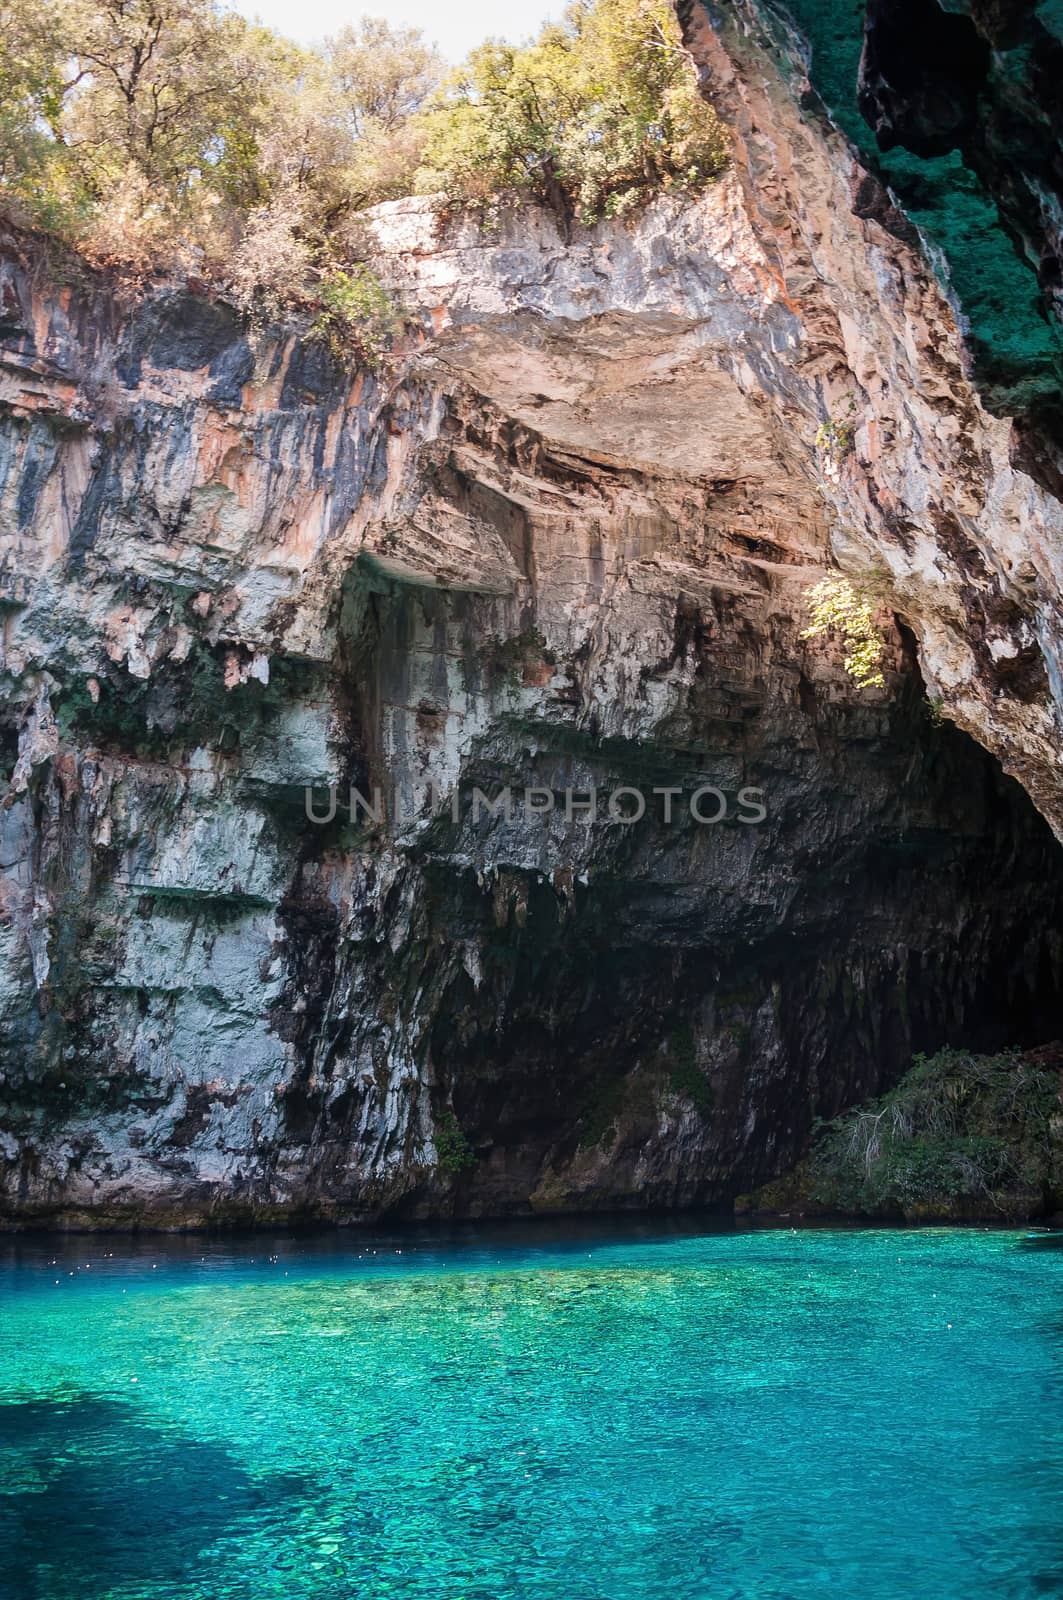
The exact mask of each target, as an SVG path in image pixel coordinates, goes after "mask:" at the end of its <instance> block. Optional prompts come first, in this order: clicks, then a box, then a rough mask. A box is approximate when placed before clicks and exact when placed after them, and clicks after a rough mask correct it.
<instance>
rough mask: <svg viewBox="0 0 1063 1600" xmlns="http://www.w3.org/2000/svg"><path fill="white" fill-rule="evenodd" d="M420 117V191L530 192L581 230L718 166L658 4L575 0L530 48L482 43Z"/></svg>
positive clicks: (723, 149) (692, 79)
mask: <svg viewBox="0 0 1063 1600" xmlns="http://www.w3.org/2000/svg"><path fill="white" fill-rule="evenodd" d="M422 120H423V123H424V126H425V129H426V144H425V153H424V160H423V163H422V166H421V170H420V172H419V173H418V187H420V188H422V189H441V190H443V191H444V192H445V193H447V194H449V195H451V196H453V197H454V198H455V199H456V200H468V199H482V198H484V197H486V196H487V195H489V194H491V193H494V192H496V191H498V190H500V189H507V188H518V189H526V190H530V191H531V192H532V193H534V194H536V195H538V196H540V197H541V198H543V199H545V200H548V201H550V202H551V203H552V204H554V205H557V206H562V207H567V206H572V207H574V208H575V209H576V210H577V211H578V212H579V214H580V215H581V217H582V218H583V219H584V220H585V221H591V220H593V219H594V218H596V217H599V216H602V215H607V216H608V215H617V214H619V213H621V212H623V211H625V210H628V209H630V208H631V207H632V206H635V205H637V204H639V203H640V202H642V201H644V200H646V199H648V198H650V197H651V196H652V195H654V194H656V193H658V192H659V191H660V190H661V189H667V188H672V187H678V188H687V189H696V188H700V187H702V186H703V185H704V184H706V183H708V182H709V181H711V179H712V178H714V177H715V176H716V175H717V174H718V173H719V172H720V171H721V169H722V168H723V166H724V164H725V162H726V159H727V140H726V135H725V133H724V129H723V126H722V124H721V123H720V120H719V118H718V117H717V115H716V113H715V111H714V110H713V108H712V107H711V106H710V105H709V104H708V103H707V102H706V101H705V100H704V99H703V98H702V96H701V94H700V92H699V89H698V83H697V76H696V73H695V69H694V65H693V63H692V61H691V60H690V57H689V56H688V55H687V53H686V51H685V50H684V49H683V46H682V38H681V35H680V32H679V25H678V23H677V21H676V18H675V13H674V11H673V10H672V7H671V5H670V4H668V3H667V0H577V3H576V4H574V5H572V6H571V7H570V8H569V10H568V12H567V13H566V15H565V19H564V21H563V22H562V23H561V24H560V25H548V26H547V27H546V28H544V29H543V31H542V33H541V34H540V35H539V37H538V39H537V40H536V41H535V42H534V43H533V44H530V45H526V46H523V47H521V48H514V47H513V46H511V45H505V44H499V43H497V42H489V43H487V44H484V45H481V46H480V48H479V49H478V50H474V51H473V53H472V55H471V56H470V57H469V59H468V61H467V62H466V63H465V65H464V66H463V67H461V68H459V69H458V71H457V72H456V73H454V74H452V75H451V77H450V78H449V79H448V81H447V82H446V84H445V85H444V87H443V89H442V90H441V91H440V93H439V94H438V96H436V97H435V99H434V100H433V101H432V102H430V103H429V106H428V108H427V109H426V111H425V112H424V114H423V117H422Z"/></svg>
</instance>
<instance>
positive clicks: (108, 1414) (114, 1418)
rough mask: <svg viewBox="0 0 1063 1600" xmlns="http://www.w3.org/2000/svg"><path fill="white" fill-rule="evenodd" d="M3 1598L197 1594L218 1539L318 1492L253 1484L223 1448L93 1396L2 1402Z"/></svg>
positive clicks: (214, 1562)
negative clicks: (173, 1590) (173, 1589)
mask: <svg viewBox="0 0 1063 1600" xmlns="http://www.w3.org/2000/svg"><path fill="white" fill-rule="evenodd" d="M0 1476H2V1479H3V1480H4V1481H5V1482H6V1483H7V1484H9V1485H13V1488H12V1489H9V1490H8V1491H7V1492H5V1493H2V1494H0V1595H3V1597H4V1600H54V1597H57V1596H60V1595H63V1596H66V1595H77V1596H79V1600H96V1597H100V1596H103V1595H108V1594H111V1593H112V1592H113V1591H116V1590H117V1589H118V1588H121V1590H122V1592H123V1593H126V1594H128V1593H133V1592H137V1593H139V1592H141V1590H142V1588H143V1589H144V1590H146V1589H147V1586H148V1585H154V1584H161V1585H163V1586H164V1587H165V1588H167V1590H168V1591H169V1586H170V1585H175V1586H178V1587H179V1588H180V1589H181V1590H182V1591H183V1592H185V1593H188V1594H191V1593H193V1592H198V1584H197V1580H198V1578H199V1577H200V1576H201V1575H203V1576H209V1575H211V1574H212V1575H213V1576H214V1578H216V1577H217V1568H218V1560H219V1552H218V1549H217V1546H218V1542H219V1541H222V1540H225V1539H226V1538H232V1537H233V1536H234V1535H236V1534H239V1533H241V1532H243V1531H245V1530H246V1527H247V1525H248V1524H249V1523H252V1522H254V1521H255V1520H256V1519H257V1518H260V1517H263V1516H270V1517H276V1516H278V1515H287V1514H288V1513H289V1512H290V1508H291V1507H292V1505H293V1504H294V1503H296V1502H298V1501H299V1500H301V1499H303V1498H304V1497H305V1495H306V1492H307V1490H308V1487H309V1485H308V1484H307V1483H306V1481H305V1480H304V1479H301V1478H299V1477H296V1476H294V1475H287V1474H283V1475H281V1474H275V1475H273V1476H269V1477H263V1478H254V1477H252V1476H251V1475H250V1474H249V1473H248V1472H246V1471H245V1469H244V1468H243V1467H242V1466H241V1464H240V1463H239V1462H238V1461H237V1460H236V1458H235V1457H234V1456H233V1455H232V1454H231V1453H230V1452H229V1451H228V1450H226V1449H225V1448H224V1447H223V1446H221V1445H219V1444H215V1443H212V1442H210V1441H208V1440H203V1439H196V1438H190V1437H188V1436H187V1435H183V1434H181V1433H180V1432H177V1431H175V1430H170V1429H164V1428H161V1427H158V1426H156V1425H154V1424H152V1423H150V1422H147V1421H145V1420H143V1419H142V1418H141V1417H140V1416H139V1415H138V1413H137V1411H136V1409H135V1408H134V1407H132V1406H130V1405H127V1404H124V1403H122V1402H120V1401H115V1400H109V1399H104V1398H101V1397H99V1396H96V1395H92V1394H75V1395H72V1396H63V1397H62V1398H57V1399H38V1400H18V1401H14V1402H12V1403H9V1404H5V1405H0Z"/></svg>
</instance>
